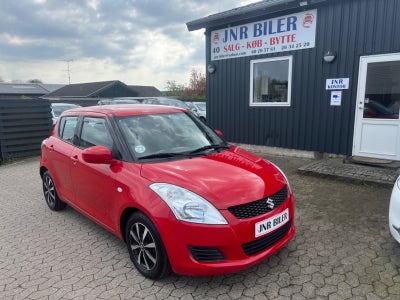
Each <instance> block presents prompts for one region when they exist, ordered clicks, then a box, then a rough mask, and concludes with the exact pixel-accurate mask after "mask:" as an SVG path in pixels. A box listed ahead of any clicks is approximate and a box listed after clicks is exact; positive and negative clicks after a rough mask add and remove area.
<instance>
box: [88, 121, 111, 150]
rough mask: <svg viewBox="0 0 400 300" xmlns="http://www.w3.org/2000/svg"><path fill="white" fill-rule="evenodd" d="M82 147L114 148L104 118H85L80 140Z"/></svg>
mask: <svg viewBox="0 0 400 300" xmlns="http://www.w3.org/2000/svg"><path fill="white" fill-rule="evenodd" d="M80 146H81V148H84V149H85V148H88V147H92V146H105V147H107V148H109V149H110V150H112V149H113V140H112V138H111V134H110V132H109V130H108V128H107V125H106V120H105V119H103V118H89V117H87V118H85V119H84V121H83V125H82V133H81V140H80Z"/></svg>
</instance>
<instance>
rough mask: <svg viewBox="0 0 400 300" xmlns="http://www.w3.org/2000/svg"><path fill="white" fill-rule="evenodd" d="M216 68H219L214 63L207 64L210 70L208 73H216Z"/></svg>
mask: <svg viewBox="0 0 400 300" xmlns="http://www.w3.org/2000/svg"><path fill="white" fill-rule="evenodd" d="M216 69H217V68H216V67H215V65H214V64H209V65H208V66H207V71H208V73H210V74H213V73H215V70H216Z"/></svg>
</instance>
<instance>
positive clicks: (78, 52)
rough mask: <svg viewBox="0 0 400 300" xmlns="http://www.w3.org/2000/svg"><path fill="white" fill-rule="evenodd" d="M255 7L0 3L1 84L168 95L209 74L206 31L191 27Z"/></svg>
mask: <svg viewBox="0 0 400 300" xmlns="http://www.w3.org/2000/svg"><path fill="white" fill-rule="evenodd" d="M251 2H257V1H250V0H248V1H239V0H233V1H228V0H221V1H218V2H215V1H213V0H204V1H196V0H152V1H149V0H148V1H142V0H114V1H109V0H89V1H81V0H69V1H62V2H61V1H45V0H31V1H29V0H25V1H15V0H2V1H1V2H0V38H1V40H2V45H1V47H0V77H2V78H3V79H4V80H6V81H11V80H16V79H19V80H23V81H24V80H29V79H33V78H37V79H41V80H42V81H43V82H45V83H64V84H65V83H68V74H67V71H66V69H67V64H66V63H65V61H63V60H70V59H72V60H73V62H72V63H71V64H70V75H71V82H72V83H78V82H91V81H103V80H121V81H123V82H125V83H127V84H131V85H154V86H156V87H157V88H159V89H161V90H162V89H164V88H165V83H166V81H167V80H175V81H176V82H178V83H184V84H187V81H188V80H189V77H190V71H191V70H192V69H197V70H199V71H200V72H202V73H204V72H205V66H204V64H205V39H204V34H203V32H204V30H198V31H195V32H189V31H188V30H187V28H186V24H185V23H186V22H187V21H191V20H194V19H197V18H202V17H205V16H207V15H210V14H214V13H217V12H221V11H224V10H229V9H232V8H236V7H238V6H242V5H246V4H249V3H251Z"/></svg>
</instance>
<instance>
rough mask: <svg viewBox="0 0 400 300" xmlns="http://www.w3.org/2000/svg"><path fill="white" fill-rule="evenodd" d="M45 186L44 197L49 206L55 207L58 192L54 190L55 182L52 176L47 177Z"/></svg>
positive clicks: (44, 182)
mask: <svg viewBox="0 0 400 300" xmlns="http://www.w3.org/2000/svg"><path fill="white" fill-rule="evenodd" d="M43 184H44V189H43V190H44V197H45V199H46V202H47V204H48V205H49V206H51V207H54V206H55V202H56V190H55V188H54V183H53V180H52V179H51V177H50V176H46V178H45V179H44V181H43Z"/></svg>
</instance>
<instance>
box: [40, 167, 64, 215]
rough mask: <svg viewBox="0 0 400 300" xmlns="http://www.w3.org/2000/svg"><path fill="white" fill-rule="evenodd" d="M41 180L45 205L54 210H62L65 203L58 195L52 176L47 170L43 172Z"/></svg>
mask: <svg viewBox="0 0 400 300" xmlns="http://www.w3.org/2000/svg"><path fill="white" fill-rule="evenodd" d="M42 182H43V195H44V199H45V200H46V203H47V206H48V207H49V208H50V209H51V210H54V211H58V210H63V209H64V208H65V206H66V204H65V202H63V201H61V199H60V198H59V197H58V194H57V190H56V186H55V185H54V181H53V178H51V176H50V173H49V171H46V172H44V174H43V176H42Z"/></svg>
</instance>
